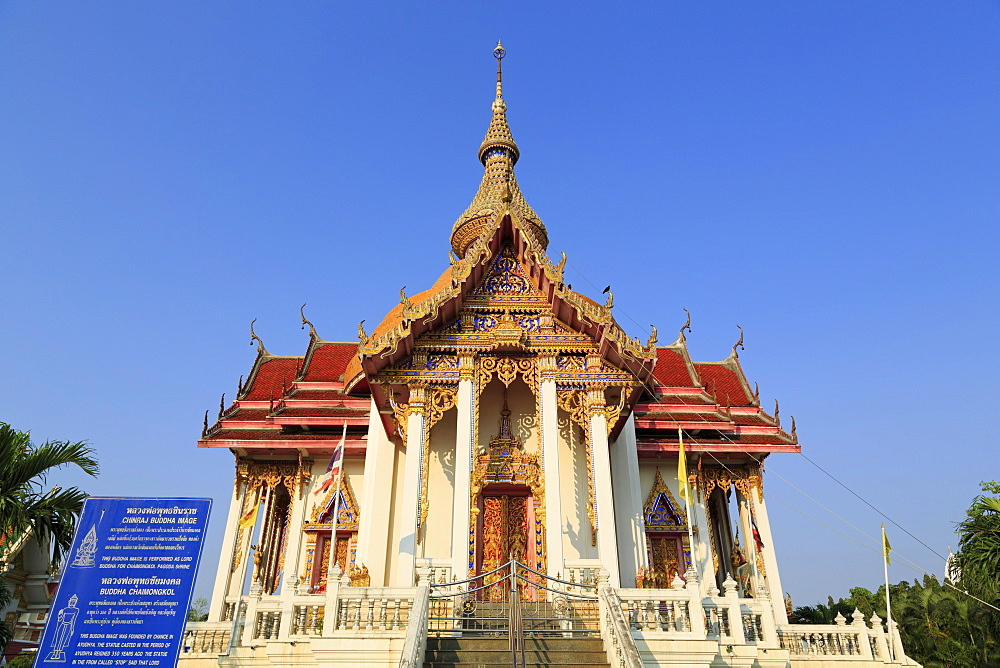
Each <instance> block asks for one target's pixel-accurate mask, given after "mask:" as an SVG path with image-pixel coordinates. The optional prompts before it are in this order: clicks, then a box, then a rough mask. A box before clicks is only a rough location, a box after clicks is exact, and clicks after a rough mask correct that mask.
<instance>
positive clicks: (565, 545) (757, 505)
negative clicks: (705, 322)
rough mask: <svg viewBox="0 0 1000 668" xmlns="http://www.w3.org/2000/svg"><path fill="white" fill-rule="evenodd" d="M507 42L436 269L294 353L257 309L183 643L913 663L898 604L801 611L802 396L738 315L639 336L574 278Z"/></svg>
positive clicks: (497, 656)
mask: <svg viewBox="0 0 1000 668" xmlns="http://www.w3.org/2000/svg"><path fill="white" fill-rule="evenodd" d="M494 55H495V57H496V59H497V81H496V96H495V99H494V100H493V103H492V117H491V120H490V124H489V128H488V130H487V132H486V137H485V139H484V140H483V142H482V143H481V144H480V145H479V149H478V157H479V160H480V162H481V163H482V165H483V167H484V173H483V178H482V182H481V184H480V186H479V189H478V191H477V192H476V193H475V195H474V197H473V198H472V202H471V204H469V205H468V207H467V208H466V209H465V210H464V212H463V213H462V214H461V215H460V216H459V217H458V220H457V221H456V222H455V224H454V226H453V227H452V229H451V237H450V243H451V254H450V256H449V257H450V263H449V265H448V266H446V267H442V268H443V272H442V273H441V275H440V277H439V278H438V279H437V281H435V282H434V284H433V285H431V286H430V287H429V288H428V289H427V290H425V291H423V292H419V293H417V294H413V295H407V294H406V292H405V290H401V291H400V294H399V298H398V300H395V298H393V301H395V302H396V303H394V304H393V303H390V302H388V301H387V303H386V309H387V311H388V312H387V313H386V314H385V316H384V317H383V318H382V321H381V322H380V323H378V324H377V325H376V326H375V327H373V328H371V329H370V331H366V329H365V327H364V321H362V323H361V324H359V325H358V332H357V339H358V340H356V341H350V342H336V341H328V340H325V339H324V338H322V337H321V336H320V334H319V333H318V330H317V328H316V327H314V326H313V324H312V322H310V321H309V320H308V319H307V317H306V314H305V313H304V311H303V313H302V322H303V325H304V326H307V327H308V331H309V341H308V344H307V345H306V347H305V351H304V352H303V353H302V354H300V355H291V356H284V355H276V354H272V353H271V352H269V351H268V350H266V349H265V347H264V344H263V342H262V341H261V340H260V339H259V337H257V336H256V334H254V333H253V328H252V325H251V335H252V337H253V340H254V341H256V343H257V346H258V348H257V358H256V360H255V361H254V363H253V367H252V368H251V369H250V372H249V375H248V376H247V379H246V381H245V382H241V387H240V389H239V392H238V394H237V396H236V399H235V401H233V402H232V404H231V405H228V406H226V405H224V404H223V405H222V406H220V412H219V416H218V420H217V421H216V422H215V423H214V424H211V425H210V424H209V422H208V420H207V418H206V421H205V427H204V432H203V435H202V438H201V440H200V441H199V446H200V447H205V448H228V449H229V450H230V451H231V452H232V453H233V454H234V456H235V466H236V474H235V482H234V486H233V495H232V500H231V504H230V506H229V510H228V517H227V520H226V534H225V538H224V543H223V548H222V554H221V556H220V559H219V562H218V570H217V573H216V576H215V584H214V591H213V596H212V601H211V607H210V611H209V618H208V621H207V622H200V623H192V624H189V625H188V630H187V632H186V639H185V643H184V645H185V647H184V653H183V654H182V657H181V665H182V666H183V667H184V668H193V667H194V666H195V665H196V664H198V665H205V666H207V665H210V664H215V663H219V664H220V665H226V666H258V665H271V664H289V665H291V664H293V663H294V664H296V665H310V666H314V665H332V664H340V663H343V664H354V665H379V666H396V665H398V666H416V665H428V666H456V665H531V664H535V665H539V664H555V663H560V662H561V663H564V664H568V665H577V666H591V665H593V666H608V665H615V666H618V665H621V666H629V667H630V668H634V667H637V666H640V665H649V666H652V665H677V666H709V665H712V666H719V665H733V666H735V665H740V666H751V665H755V666H798V665H807V664H808V665H817V666H818V665H820V664H822V665H824V666H825V665H827V664H828V663H830V662H833V661H847V662H850V663H851V664H852V665H856V666H876V665H878V666H881V665H915V664H913V663H912V661H910V660H909V659H907V658H906V657H905V655H904V653H903V648H902V646H901V645H900V643H899V640H898V634H895V633H893V631H892V630H891V629H886V628H885V627H884V626H883V624H882V621H881V620H879V619H878V618H873V619H864V618H863V616H862V615H861V614H860V613H856V614H855V617H854V618H853V619H852V620H845V619H843V618H841V619H838V623H837V624H835V625H829V626H803V625H791V624H789V623H788V619H787V613H786V603H785V600H784V597H783V591H784V590H783V589H782V585H781V579H780V572H779V562H778V558H777V553H776V546H775V544H774V540H773V539H772V536H771V530H770V525H769V520H768V509H767V503H766V501H765V497H764V493H763V486H764V460H765V459H766V458H767V456H768V455H770V454H772V453H782V452H792V453H794V452H799V449H800V445H799V443H798V440H797V438H796V433H795V424H794V421H792V422H791V425H790V426H789V427H788V428H786V427H785V426H783V425H782V422H781V420H780V419H779V415H778V409H777V406H776V407H775V409H774V412H773V413H769V412H767V411H765V410H764V409H763V408H762V407H761V405H760V400H759V395H758V392H757V390H756V387H755V386H754V385H753V383H751V382H750V381H749V380H748V379H747V378H746V376H745V375H744V373H743V370H742V368H741V366H740V360H739V355H738V350H739V348H740V343H741V342H742V337H741V339H740V343H737V345H735V346H733V348H732V350H731V351H729V354H728V356H727V357H725V359H723V360H722V361H717V362H696V361H694V360H692V359H691V356H690V355H689V354H688V349H687V345H686V341H685V332H686V331H688V329H689V328H688V326H687V325H688V324H689V323H690V320H689V321H688V323H685V325H684V326H683V327H681V328H680V329H679V331H678V332H677V335H676V340H674V341H673V342H672V343H668V344H666V345H660V344H659V343H658V341H657V332H656V331H655V328H654V330H653V332H652V335H651V336H649V337H648V339H646V340H640V339H637V338H633V337H632V336H630V335H629V334H627V333H626V332H625V331H624V330H623V329H622V327H621V326H620V325H619V324H618V323H617V322H616V320H615V317H614V313H615V310H614V297H613V295H612V294H611V292H610V290H606V291H605V294H606V297H602V299H605V298H606V301H604V303H600V302H598V301H594V300H592V299H590V298H588V297H585V296H584V295H582V294H580V293H578V292H575V291H574V290H573V289H572V288H571V287H570V286H569V285H567V283H566V281H565V278H564V274H563V270H564V267H565V264H566V257H565V255H562V256H561V257H560V258H555V259H553V258H551V257H550V256H549V254H548V247H549V230H548V229H546V226H545V225H544V223H543V222H542V220H541V218H540V217H539V216H538V214H537V213H535V211H534V210H533V209H532V207H531V206H530V205H529V204H528V202H527V200H526V199H525V196H524V195H523V194H522V192H521V189H520V187H519V186H518V183H517V180H516V179H515V177H514V166H515V164H516V163H517V162H518V160H519V158H520V151H519V148H518V146H517V144H516V143H515V142H514V138H513V136H512V134H511V130H510V128H509V126H508V123H507V115H506V112H507V105H506V103H505V101H504V98H503V95H502V89H501V71H500V63H501V61H502V59H503V57H504V55H505V53H504V51H503V49H502V47H500V46H499V45H498V47H497V49H496V51H495V52H494ZM552 232H553V233H558V230H553V231H552ZM443 233H444V230H443V229H442V235H443ZM595 241H596V240H595ZM678 320H679V321H678V324H680V319H678ZM675 331H676V330H675Z"/></svg>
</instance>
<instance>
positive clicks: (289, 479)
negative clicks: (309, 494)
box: [236, 457, 311, 494]
mask: <svg viewBox="0 0 1000 668" xmlns="http://www.w3.org/2000/svg"><path fill="white" fill-rule="evenodd" d="M299 459H300V461H298V462H287V461H260V460H255V459H242V458H241V459H238V460H237V462H236V485H237V486H238V485H239V484H240V483H246V484H247V485H248V486H249V487H250V488H259V487H269V488H271V489H274V488H275V487H277V486H278V485H280V484H283V485H284V486H285V487H286V488H287V489H288V490H289V491H291V490H293V489H294V490H295V493H296V494H301V492H302V486H303V485H307V484H309V480H310V477H311V473H310V467H311V463H310V462H307V461H303V460H302V459H301V457H300V458H299Z"/></svg>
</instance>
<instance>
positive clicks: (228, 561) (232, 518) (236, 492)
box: [208, 484, 247, 622]
mask: <svg viewBox="0 0 1000 668" xmlns="http://www.w3.org/2000/svg"><path fill="white" fill-rule="evenodd" d="M246 487H247V486H246V484H242V485H241V484H236V485H233V496H232V498H230V500H229V514H227V515H226V533H225V536H224V537H223V538H222V552H220V554H219V566H218V568H217V569H216V572H215V585H214V586H213V587H212V603H211V607H210V608H209V610H208V618H209V619H210V620H211V621H213V622H218V621H220V620H221V618H222V610H223V606H224V605H225V603H226V594H227V592H228V591H229V582H230V569H231V568H232V565H233V557H234V556H235V550H236V534H237V533H238V532H239V521H240V511H241V509H242V508H243V495H244V494H246ZM241 593H242V592H237V594H236V596H239V594H241Z"/></svg>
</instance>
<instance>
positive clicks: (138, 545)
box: [35, 497, 212, 668]
mask: <svg viewBox="0 0 1000 668" xmlns="http://www.w3.org/2000/svg"><path fill="white" fill-rule="evenodd" d="M211 506H212V500H211V499H173V498H171V499H134V498H101V497H91V498H89V499H87V500H86V501H84V505H83V512H82V513H81V515H80V523H79V525H78V527H77V531H76V536H75V537H74V539H73V546H72V548H71V549H70V552H69V556H68V557H67V559H66V563H65V566H64V568H63V572H62V574H61V578H60V582H59V589H58V590H57V591H56V596H55V600H54V601H53V603H52V611H51V614H50V615H49V617H48V621H47V622H46V624H45V631H44V632H43V634H42V640H41V643H40V645H39V647H38V653H37V655H36V659H35V662H36V664H37V665H38V666H39V668H62V667H63V666H67V667H69V666H110V667H111V668H131V667H137V666H151V667H155V668H172V667H173V666H174V665H176V663H177V656H178V653H179V652H180V646H181V642H182V641H183V635H184V624H185V622H186V620H187V611H188V607H189V606H190V604H191V594H192V590H193V588H194V578H195V574H196V573H197V571H198V562H199V559H200V558H201V550H202V546H203V545H204V541H205V531H206V529H207V528H208V515H209V511H210V510H211Z"/></svg>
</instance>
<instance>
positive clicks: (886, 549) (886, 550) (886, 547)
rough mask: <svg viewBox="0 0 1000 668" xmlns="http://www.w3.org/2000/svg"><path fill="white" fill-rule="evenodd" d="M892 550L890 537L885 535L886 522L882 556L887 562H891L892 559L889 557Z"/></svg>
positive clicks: (883, 530) (883, 529)
mask: <svg viewBox="0 0 1000 668" xmlns="http://www.w3.org/2000/svg"><path fill="white" fill-rule="evenodd" d="M890 552H892V547H891V546H890V545H889V539H888V538H887V537H886V535H885V524H883V525H882V556H883V557H885V563H887V564H891V563H892V560H891V559H889V553H890Z"/></svg>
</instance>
